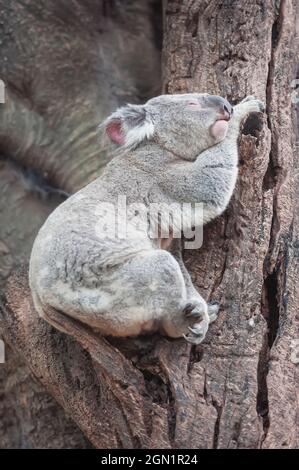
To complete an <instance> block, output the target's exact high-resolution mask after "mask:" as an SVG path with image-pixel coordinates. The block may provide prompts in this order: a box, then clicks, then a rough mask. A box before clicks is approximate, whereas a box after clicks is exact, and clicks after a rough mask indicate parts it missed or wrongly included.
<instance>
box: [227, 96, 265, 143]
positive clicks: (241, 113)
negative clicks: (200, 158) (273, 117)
mask: <svg viewBox="0 0 299 470" xmlns="http://www.w3.org/2000/svg"><path fill="white" fill-rule="evenodd" d="M264 111H265V106H264V104H263V103H262V101H260V100H257V99H256V98H255V97H254V96H252V95H250V96H247V97H246V98H244V99H243V100H242V101H241V102H240V103H239V104H237V105H236V106H234V108H233V115H232V118H231V121H230V123H229V128H228V132H227V136H226V138H225V139H224V141H223V142H226V141H227V140H228V139H233V140H235V139H237V138H238V136H239V132H240V126H241V123H242V121H244V119H245V118H246V117H247V116H248V115H249V114H250V113H260V112H264Z"/></svg>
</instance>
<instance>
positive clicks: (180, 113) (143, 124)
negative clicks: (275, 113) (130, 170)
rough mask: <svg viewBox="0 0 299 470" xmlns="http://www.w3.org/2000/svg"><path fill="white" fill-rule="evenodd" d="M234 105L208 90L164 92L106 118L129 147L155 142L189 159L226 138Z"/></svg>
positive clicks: (114, 134) (108, 129) (108, 126)
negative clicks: (179, 92) (187, 92)
mask: <svg viewBox="0 0 299 470" xmlns="http://www.w3.org/2000/svg"><path fill="white" fill-rule="evenodd" d="M232 112H233V108H232V106H231V105H230V104H229V102H228V101H227V100H225V99H224V98H222V97H221V96H216V95H209V94H207V93H189V94H182V95H162V96H158V97H156V98H153V99H151V100H149V101H148V102H147V103H146V104H144V105H130V104H129V105H127V106H124V107H122V108H119V109H118V110H117V111H115V112H114V113H113V114H112V115H111V116H109V117H108V118H107V119H106V121H105V122H104V126H105V129H106V132H107V134H108V136H109V137H110V139H111V140H112V141H113V142H115V143H117V144H119V145H123V146H125V147H126V148H135V147H136V146H137V145H139V144H141V143H142V142H155V143H156V144H158V145H160V146H161V147H163V148H165V149H166V150H169V151H171V152H173V153H174V154H175V155H177V156H178V157H180V158H183V159H185V160H194V159H195V158H196V157H197V156H198V154H199V153H200V152H202V151H203V150H205V149H207V148H209V147H211V146H213V145H215V144H216V143H218V142H220V141H221V140H223V139H224V138H225V136H226V133H227V129H228V121H229V119H230V117H231V115H232Z"/></svg>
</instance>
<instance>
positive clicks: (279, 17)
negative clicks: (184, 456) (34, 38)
mask: <svg viewBox="0 0 299 470" xmlns="http://www.w3.org/2000/svg"><path fill="white" fill-rule="evenodd" d="M297 17H298V12H297V11H296V2H295V0H294V1H291V0H281V1H280V2H275V1H274V0H273V1H270V0H269V1H266V2H264V1H259V0H254V1H252V2H245V1H239V2H233V1H225V2H222V1H219V0H215V1H212V2H211V1H209V2H208V1H203V0H184V1H179V0H168V1H165V2H164V48H163V70H164V89H165V91H167V92H170V93H174V92H181V91H193V90H194V91H209V92H213V93H218V94H221V95H224V96H227V97H228V99H230V100H231V101H232V102H235V101H238V100H239V99H241V98H243V97H244V96H245V95H247V94H255V95H256V96H257V97H258V98H260V99H262V100H264V101H265V103H266V106H267V118H265V119H263V120H259V121H257V120H256V118H254V119H249V120H248V121H247V122H246V123H245V126H244V129H243V134H242V137H241V139H240V175H239V181H238V186H237V188H236V191H235V193H234V196H233V199H232V201H231V204H230V206H229V209H228V210H227V211H226V212H225V214H224V215H223V216H222V217H220V218H219V219H218V220H216V221H215V222H213V223H211V224H209V226H208V227H206V228H205V230H204V245H203V247H202V248H201V249H200V250H198V251H196V252H190V251H187V252H186V253H185V259H186V262H187V264H188V267H189V269H190V271H191V272H192V274H193V278H194V281H195V284H196V285H197V287H198V288H199V290H200V292H201V293H202V294H203V295H204V296H205V297H206V299H209V298H212V299H217V300H219V301H220V302H221V305H222V308H221V313H220V317H219V319H218V321H217V322H216V323H215V324H214V325H213V326H212V328H211V330H210V332H209V334H208V337H207V339H206V341H205V342H204V344H203V345H201V346H197V347H196V346H192V347H191V346H190V345H188V344H186V342H185V341H184V340H176V341H170V340H168V339H166V338H162V337H159V336H154V337H146V338H142V339H132V340H122V341H120V340H117V341H116V340H114V341H112V340H108V339H107V340H105V339H102V338H99V337H98V336H97V335H95V334H94V333H93V332H91V331H90V330H88V329H87V328H86V327H83V326H82V325H80V324H78V323H76V322H74V321H71V320H69V321H68V322H66V319H65V318H63V317H62V318H61V321H62V322H63V324H64V326H65V328H66V329H67V330H68V331H69V333H70V335H69V336H68V335H64V334H62V333H60V332H58V331H55V330H54V329H53V328H51V327H50V326H49V325H47V324H46V323H45V322H44V321H43V320H41V319H39V318H38V317H37V315H36V313H35V311H34V309H33V308H32V304H31V300H30V294H29V291H28V286H27V281H26V275H25V274H23V275H19V276H15V277H14V278H11V280H10V284H9V288H8V291H7V294H6V297H5V298H4V299H3V302H2V306H1V309H0V312H1V316H2V322H1V326H2V330H3V335H4V337H5V339H6V341H7V343H8V344H10V345H11V347H12V348H13V349H14V350H15V351H16V352H18V353H19V354H20V355H21V356H22V357H24V359H25V361H26V363H27V365H28V366H29V367H30V369H31V371H32V373H33V375H34V376H35V377H36V378H37V379H38V381H39V382H40V383H42V384H43V386H44V387H45V389H46V390H47V391H48V392H49V393H50V394H51V395H52V396H53V397H54V398H55V400H57V402H58V403H59V404H60V405H61V407H62V408H63V409H64V410H65V411H66V412H67V414H68V415H70V416H71V417H72V419H73V420H74V422H75V423H76V424H77V425H78V426H79V427H80V429H81V430H82V431H83V433H84V434H85V436H86V437H87V438H88V440H89V441H90V442H91V443H92V445H94V446H96V447H99V448H103V447H121V448H123V447H125V448H127V447H135V448H136V447H145V448H151V447H191V448H238V447H242V448H257V447H258V448H269V447H270V448H283V447H285V448H294V447H298V444H299V443H298V423H297V421H298V418H297V415H298V404H297V389H298V366H296V364H295V363H294V361H293V362H292V360H291V357H290V356H291V353H292V348H291V341H292V340H297V339H298V338H297V335H298V315H297V311H296V305H297V304H298V300H299V299H298V290H296V285H297V282H298V276H299V271H298V246H299V245H298V234H299V220H298V213H299V211H298V197H296V196H298V159H299V156H298V152H297V151H295V150H296V149H297V147H296V146H295V145H294V144H295V140H296V135H297V134H296V132H295V129H296V128H297V124H296V121H295V107H294V106H293V109H292V104H291V93H292V89H291V81H292V79H293V78H296V59H297V53H298V38H296V18H297ZM74 338H75V339H74Z"/></svg>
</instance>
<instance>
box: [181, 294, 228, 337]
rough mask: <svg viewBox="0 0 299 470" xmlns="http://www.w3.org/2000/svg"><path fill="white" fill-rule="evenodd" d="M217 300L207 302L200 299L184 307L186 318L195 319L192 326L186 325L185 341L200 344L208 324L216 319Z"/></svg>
mask: <svg viewBox="0 0 299 470" xmlns="http://www.w3.org/2000/svg"><path fill="white" fill-rule="evenodd" d="M219 307H220V306H219V304H218V302H210V303H208V304H206V303H205V301H204V300H203V299H202V301H201V302H199V301H198V302H195V303H188V304H187V305H186V307H185V308H184V314H185V315H186V317H187V319H190V320H193V321H195V323H194V324H193V325H192V326H188V330H189V331H188V334H184V335H183V336H184V338H185V339H186V341H188V342H189V343H192V344H200V343H201V342H202V341H203V340H204V338H205V336H206V334H207V331H208V329H209V324H210V323H212V322H213V321H215V320H216V318H217V315H218V312H219Z"/></svg>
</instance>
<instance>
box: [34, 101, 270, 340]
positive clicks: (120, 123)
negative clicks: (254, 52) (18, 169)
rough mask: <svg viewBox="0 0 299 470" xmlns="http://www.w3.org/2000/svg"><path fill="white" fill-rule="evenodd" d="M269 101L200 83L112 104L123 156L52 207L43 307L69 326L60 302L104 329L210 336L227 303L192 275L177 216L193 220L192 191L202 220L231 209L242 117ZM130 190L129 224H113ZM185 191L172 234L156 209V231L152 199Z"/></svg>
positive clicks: (38, 287)
mask: <svg viewBox="0 0 299 470" xmlns="http://www.w3.org/2000/svg"><path fill="white" fill-rule="evenodd" d="M263 109H264V108H263V104H262V103H261V102H260V101H258V100H257V99H255V98H254V97H252V96H249V97H247V98H245V99H244V100H243V101H241V103H240V104H238V105H236V106H234V107H232V106H231V104H230V103H229V102H228V101H227V100H226V99H224V98H222V97H220V96H216V95H210V94H207V93H192V94H178V95H162V96H158V97H155V98H153V99H150V100H149V101H148V102H147V103H146V104H144V105H127V106H124V107H121V108H120V109H118V110H116V111H115V112H114V113H113V114H112V115H111V116H109V117H108V118H107V119H106V121H105V122H104V123H103V125H102V127H103V128H104V130H105V132H106V134H107V136H108V137H109V138H110V139H111V140H112V141H113V142H114V144H115V145H116V146H117V152H116V156H115V157H114V158H113V159H112V160H111V161H110V162H109V164H108V165H107V167H106V168H105V171H104V173H103V174H102V175H101V176H100V177H99V178H98V179H96V180H95V181H93V182H92V183H90V184H89V185H87V186H86V187H84V188H83V189H81V190H80V191H78V192H77V193H75V194H74V195H72V196H71V197H70V198H69V199H67V200H66V201H65V202H64V203H62V204H61V205H60V206H59V207H58V208H57V209H56V210H55V211H54V212H53V213H52V214H51V215H50V216H49V218H48V219H47V220H46V222H45V224H44V225H43V226H42V228H41V229H40V231H39V233H38V235H37V237H36V240H35V242H34V245H33V249H32V253H31V259H30V268H29V281H30V288H31V292H32V298H33V302H34V305H35V308H36V310H37V312H38V314H39V315H40V316H41V317H43V318H44V319H45V320H47V321H48V322H49V323H51V324H52V325H54V326H55V327H56V328H58V329H62V330H63V328H62V327H61V322H59V315H60V316H61V314H63V315H64V316H66V317H68V318H69V317H71V318H72V319H75V320H78V321H80V322H81V323H83V324H87V325H89V327H92V328H93V329H94V330H95V331H97V332H100V334H102V335H103V336H119V337H125V336H136V335H139V334H141V333H146V332H155V331H159V332H161V333H162V334H164V335H166V336H169V337H171V338H180V337H184V338H185V339H186V340H187V341H188V342H190V343H192V344H199V343H200V342H202V341H203V339H204V338H205V335H206V333H207V331H208V327H209V324H210V323H211V322H212V321H214V320H215V319H216V317H217V313H218V308H219V306H218V305H217V304H208V303H207V302H206V301H205V300H204V299H203V298H202V297H201V295H200V294H199V292H197V290H196V289H195V287H194V286H193V284H192V281H191V278H190V275H189V273H188V271H187V269H186V268H185V266H184V263H183V260H182V256H181V249H180V240H179V238H178V237H174V236H173V233H174V229H175V228H176V227H175V222H174V221H175V220H178V219H180V220H181V222H182V226H181V227H180V229H181V230H182V229H184V228H185V227H184V224H185V222H186V221H185V219H184V217H183V216H182V209H181V205H182V204H184V203H188V204H190V207H191V212H192V220H193V224H194V225H195V226H202V225H204V224H205V223H207V222H209V221H210V220H212V219H214V218H215V217H217V216H218V215H220V214H221V213H222V212H223V211H224V210H225V208H226V207H227V205H228V203H229V200H230V198H231V195H232V192H233V190H234V187H235V184H236V179H237V173H238V145H237V141H238V136H239V131H240V125H241V122H242V120H243V119H244V118H245V117H246V116H247V115H248V114H249V113H252V112H262V111H263ZM120 197H122V198H124V197H125V198H126V199H125V205H124V206H125V209H128V210H127V212H126V220H124V219H123V218H120V219H119V220H118V226H119V228H120V229H121V230H122V229H123V228H124V225H126V231H125V234H123V233H122V234H121V236H120V235H119V234H117V235H115V233H113V231H111V230H110V228H111V227H113V223H114V219H115V212H114V209H115V208H116V207H117V206H118V205H119V199H120ZM174 203H175V204H176V206H175V207H176V211H177V213H176V214H174V216H173V217H172V219H171V218H170V219H169V220H170V222H169V225H171V227H170V228H171V230H170V232H169V235H168V236H165V235H164V233H163V231H162V229H164V228H165V227H163V226H161V218H159V216H157V217H156V219H155V218H154V226H155V229H157V230H156V232H155V236H151V233H150V230H149V224H148V208H149V207H150V206H151V204H158V206H159V205H163V204H166V205H171V204H172V205H173V204H174ZM198 204H199V205H200V206H201V208H202V210H200V211H199V210H198V207H197V206H198ZM132 208H133V209H132ZM171 221H172V222H171ZM141 222H142V223H141ZM163 223H164V225H165V221H164V222H163ZM186 223H187V222H186ZM162 225H163V224H162ZM166 225H167V223H166ZM107 226H109V227H108V231H107ZM168 228H169V227H168ZM60 318H61V317H60Z"/></svg>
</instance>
